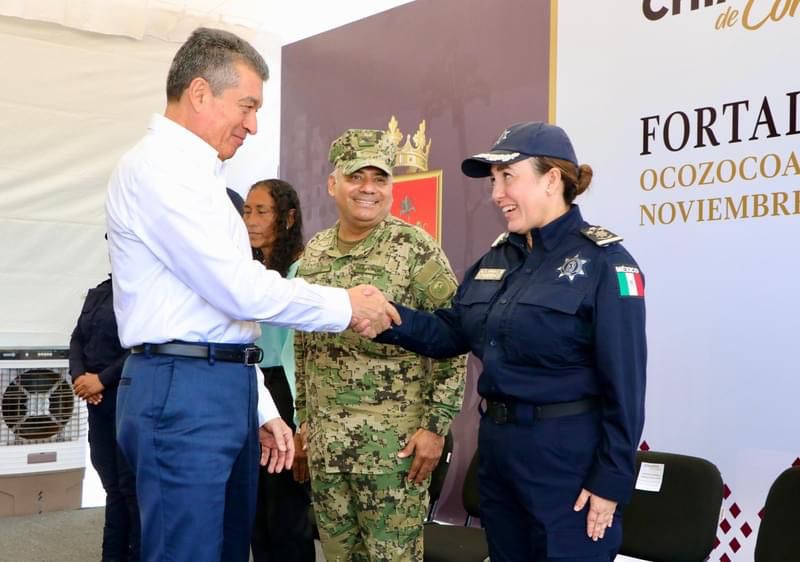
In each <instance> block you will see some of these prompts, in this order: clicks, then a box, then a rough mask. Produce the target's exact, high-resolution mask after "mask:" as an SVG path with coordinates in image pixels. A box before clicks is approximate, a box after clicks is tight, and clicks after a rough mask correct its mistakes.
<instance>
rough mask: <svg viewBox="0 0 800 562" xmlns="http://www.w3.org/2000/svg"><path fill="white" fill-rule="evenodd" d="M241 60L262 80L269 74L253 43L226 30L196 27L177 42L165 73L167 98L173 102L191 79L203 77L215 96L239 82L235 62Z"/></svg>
mask: <svg viewBox="0 0 800 562" xmlns="http://www.w3.org/2000/svg"><path fill="white" fill-rule="evenodd" d="M236 63H244V64H245V65H247V66H248V67H249V68H250V69H252V70H253V71H254V72H255V73H256V74H258V75H259V76H260V77H261V79H262V80H266V79H267V78H268V77H269V69H268V68H267V63H266V62H264V58H263V57H262V56H261V55H260V54H259V53H258V51H256V50H255V49H254V48H253V46H252V45H251V44H250V43H248V42H247V41H245V40H244V39H242V38H241V37H238V36H237V35H234V34H233V33H230V32H228V31H223V30H221V29H210V28H207V27H198V28H197V29H195V30H194V31H193V32H192V34H191V35H190V36H189V38H188V39H187V40H186V42H185V43H184V44H183V45H181V48H180V49H178V52H177V53H175V58H173V59H172V65H171V66H170V69H169V74H168V75H167V100H168V101H177V100H178V99H180V97H181V95H182V94H183V92H184V90H186V88H188V87H189V84H190V83H191V82H192V80H194V79H195V78H198V77H200V78H203V79H205V80H206V82H208V83H209V85H210V86H211V93H212V94H214V95H215V96H218V95H220V94H221V93H222V91H223V90H225V89H227V88H230V87H232V86H236V85H237V84H238V83H239V74H238V73H237V72H236V68H235V64H236Z"/></svg>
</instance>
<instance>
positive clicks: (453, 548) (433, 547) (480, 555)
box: [423, 450, 489, 562]
mask: <svg viewBox="0 0 800 562" xmlns="http://www.w3.org/2000/svg"><path fill="white" fill-rule="evenodd" d="M461 499H462V501H463V502H464V509H465V510H466V511H467V514H468V517H467V521H466V523H465V524H466V525H469V522H470V520H471V518H473V517H479V516H480V509H479V497H478V451H477V450H476V451H475V454H474V455H473V456H472V461H471V462H470V463H469V468H468V469H467V474H466V477H465V478H464V487H463V488H462V490H461ZM488 556H489V546H488V545H487V544H486V534H485V533H484V531H483V529H479V528H472V527H466V526H465V527H461V526H458V525H437V524H434V523H428V524H426V525H425V555H424V558H423V560H424V561H425V562H483V561H484V560H486V558H487V557H488Z"/></svg>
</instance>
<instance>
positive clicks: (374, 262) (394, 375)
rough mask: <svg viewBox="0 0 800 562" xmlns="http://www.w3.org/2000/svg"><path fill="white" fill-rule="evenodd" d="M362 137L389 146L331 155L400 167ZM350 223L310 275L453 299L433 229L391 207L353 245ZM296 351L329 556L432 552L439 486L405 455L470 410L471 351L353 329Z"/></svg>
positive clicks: (307, 339)
mask: <svg viewBox="0 0 800 562" xmlns="http://www.w3.org/2000/svg"><path fill="white" fill-rule="evenodd" d="M366 133H368V132H366ZM361 141H363V143H362V144H365V145H367V146H370V143H373V144H375V145H377V146H378V150H379V151H380V150H382V148H381V147H382V145H381V144H380V141H381V139H380V135H378V137H377V138H370V137H369V136H363V135H362V137H361V138H359V139H357V140H356V141H355V142H354V143H352V144H351V145H347V146H344V147H342V146H341V145H337V142H338V139H337V141H335V142H334V145H333V146H332V148H331V160H332V161H334V162H336V163H337V166H339V169H340V170H342V171H343V173H346V174H350V173H353V172H354V171H356V170H357V169H359V168H361V167H365V166H377V167H380V168H381V169H384V170H385V171H387V173H391V172H390V170H391V167H390V166H387V164H386V159H385V158H384V159H383V161H381V158H380V157H378V158H370V157H366V158H365V157H363V154H362V153H361V152H359V150H357V149H359V148H360V147H359V142H361ZM373 141H374V142H373ZM342 155H344V156H342ZM337 156H338V157H337ZM368 156H369V155H368ZM392 158H393V155H392ZM353 161H355V164H353ZM387 167H388V168H389V170H386V168H387ZM338 229H339V224H338V223H337V225H335V226H334V227H333V228H330V229H327V230H324V231H322V232H320V233H318V234H317V235H316V236H314V238H312V239H311V241H310V242H309V243H308V245H307V246H306V251H305V254H304V256H303V261H302V264H301V267H300V270H299V272H298V275H299V276H301V277H303V278H305V279H306V280H308V281H309V282H312V283H322V284H325V285H332V286H339V287H352V286H354V285H358V284H361V283H366V284H371V285H374V286H376V287H378V288H379V289H380V290H381V291H382V292H383V293H384V294H385V295H386V297H387V298H388V299H389V300H392V301H395V302H399V303H402V304H404V305H407V306H410V307H413V308H420V309H425V310H433V309H436V308H440V307H442V306H447V305H448V304H449V302H450V299H451V298H452V296H453V294H454V293H455V289H456V280H455V276H454V275H453V272H452V270H451V269H450V265H449V263H448V261H447V258H446V257H445V255H444V253H443V252H442V250H441V248H440V247H439V246H438V245H437V244H436V243H435V242H434V241H433V240H432V239H431V238H430V236H428V234H426V233H425V232H424V231H423V230H422V229H420V228H417V227H415V226H412V225H409V224H407V223H405V222H403V221H401V220H399V219H396V218H394V217H391V216H388V217H386V218H385V219H383V220H382V221H381V222H380V223H378V224H377V225H376V226H375V227H374V228H373V229H372V230H371V231H370V233H369V234H368V236H367V237H366V238H365V239H364V240H362V241H361V242H359V243H358V244H357V245H356V246H355V247H352V248H351V249H350V250H349V251H348V252H346V253H342V251H341V250H340V249H339V246H338V244H337V238H338ZM295 351H296V355H297V400H296V405H297V415H298V419H299V421H300V423H303V422H307V423H308V443H309V466H310V470H311V480H312V481H311V486H312V492H313V496H314V507H315V511H316V515H317V519H318V523H319V529H320V536H321V538H322V542H323V548H324V550H325V554H326V557H327V559H328V562H337V561H339V562H350V561H351V560H352V561H359V562H361V561H364V562H368V561H373V562H377V561H386V562H390V561H391V562H395V561H397V562H399V561H418V560H422V524H423V521H424V518H425V514H426V512H427V508H428V493H427V486H418V485H416V484H414V483H412V482H409V481H408V480H407V478H406V476H407V472H408V469H409V467H410V465H411V462H412V460H413V459H411V458H408V459H402V460H401V459H398V458H397V453H398V452H399V451H400V450H401V449H402V448H403V447H404V446H405V445H406V442H407V441H408V439H409V438H410V437H411V436H412V435H413V434H414V433H415V432H416V431H417V429H418V428H424V429H428V430H430V431H433V432H435V433H437V434H439V435H444V434H445V433H447V430H448V428H449V425H450V422H451V420H452V418H453V416H454V415H455V414H456V413H457V412H458V410H459V409H460V407H461V399H462V395H463V388H464V373H465V363H464V358H463V357H462V358H458V359H454V360H443V361H434V360H431V359H428V358H424V357H421V356H419V355H415V354H413V353H409V352H407V351H405V350H403V349H401V348H399V347H395V346H389V345H382V344H378V343H375V342H373V341H370V340H368V339H365V338H362V337H360V336H358V335H356V334H355V333H353V332H345V333H341V334H324V333H314V334H311V333H300V332H298V333H297V334H296V340H295Z"/></svg>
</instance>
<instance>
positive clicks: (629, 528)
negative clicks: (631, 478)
mask: <svg viewBox="0 0 800 562" xmlns="http://www.w3.org/2000/svg"><path fill="white" fill-rule="evenodd" d="M643 462H645V463H652V464H658V465H663V479H662V482H661V489H660V491H658V492H648V491H643V490H634V492H633V496H632V498H631V502H630V504H629V505H628V506H626V507H625V509H624V512H623V520H622V546H621V548H620V554H624V555H626V556H633V557H635V558H640V559H644V560H651V561H653V562H701V561H703V560H705V559H706V558H707V557H708V555H709V553H710V552H711V551H712V550H713V548H714V544H715V539H716V533H717V524H718V523H719V518H720V508H721V507H722V493H723V483H722V476H721V475H720V473H719V470H718V469H717V467H716V466H714V465H713V464H712V463H710V462H709V461H707V460H705V459H701V458H698V457H690V456H686V455H676V454H671V453H659V452H655V451H647V452H645V451H640V452H638V453H636V472H637V474H638V473H639V470H640V467H641V464H642V463H643Z"/></svg>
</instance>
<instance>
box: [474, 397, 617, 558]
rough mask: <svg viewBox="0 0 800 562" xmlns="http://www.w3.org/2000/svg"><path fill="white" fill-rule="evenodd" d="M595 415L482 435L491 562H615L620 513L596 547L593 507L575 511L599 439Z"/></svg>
mask: <svg viewBox="0 0 800 562" xmlns="http://www.w3.org/2000/svg"><path fill="white" fill-rule="evenodd" d="M600 430H601V427H600V417H599V414H598V413H596V412H591V413H587V414H580V415H575V416H565V417H560V418H550V419H544V420H536V421H533V422H532V423H529V424H516V423H506V424H498V423H495V422H494V421H493V420H492V419H491V418H490V417H483V418H482V419H481V423H480V429H479V434H478V450H479V464H478V481H479V484H480V516H481V523H482V525H483V527H484V528H485V529H486V538H487V541H488V543H489V555H490V558H491V560H492V562H611V561H613V560H614V557H615V556H616V553H617V551H618V550H619V546H620V543H621V541H622V520H621V514H620V512H619V511H618V512H617V514H616V515H615V516H614V525H613V526H612V527H611V528H609V529H606V533H605V538H603V539H599V540H598V541H597V542H594V541H592V540H591V539H590V538H588V537H587V535H586V516H587V512H588V503H587V507H585V508H584V509H583V510H582V511H580V512H577V513H576V512H575V511H573V505H574V504H575V500H576V499H577V498H578V494H579V493H580V491H581V489H582V487H583V482H584V479H585V478H586V475H587V474H588V472H589V469H590V467H591V464H592V461H593V459H594V454H595V450H596V448H597V445H598V443H599V440H600Z"/></svg>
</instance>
